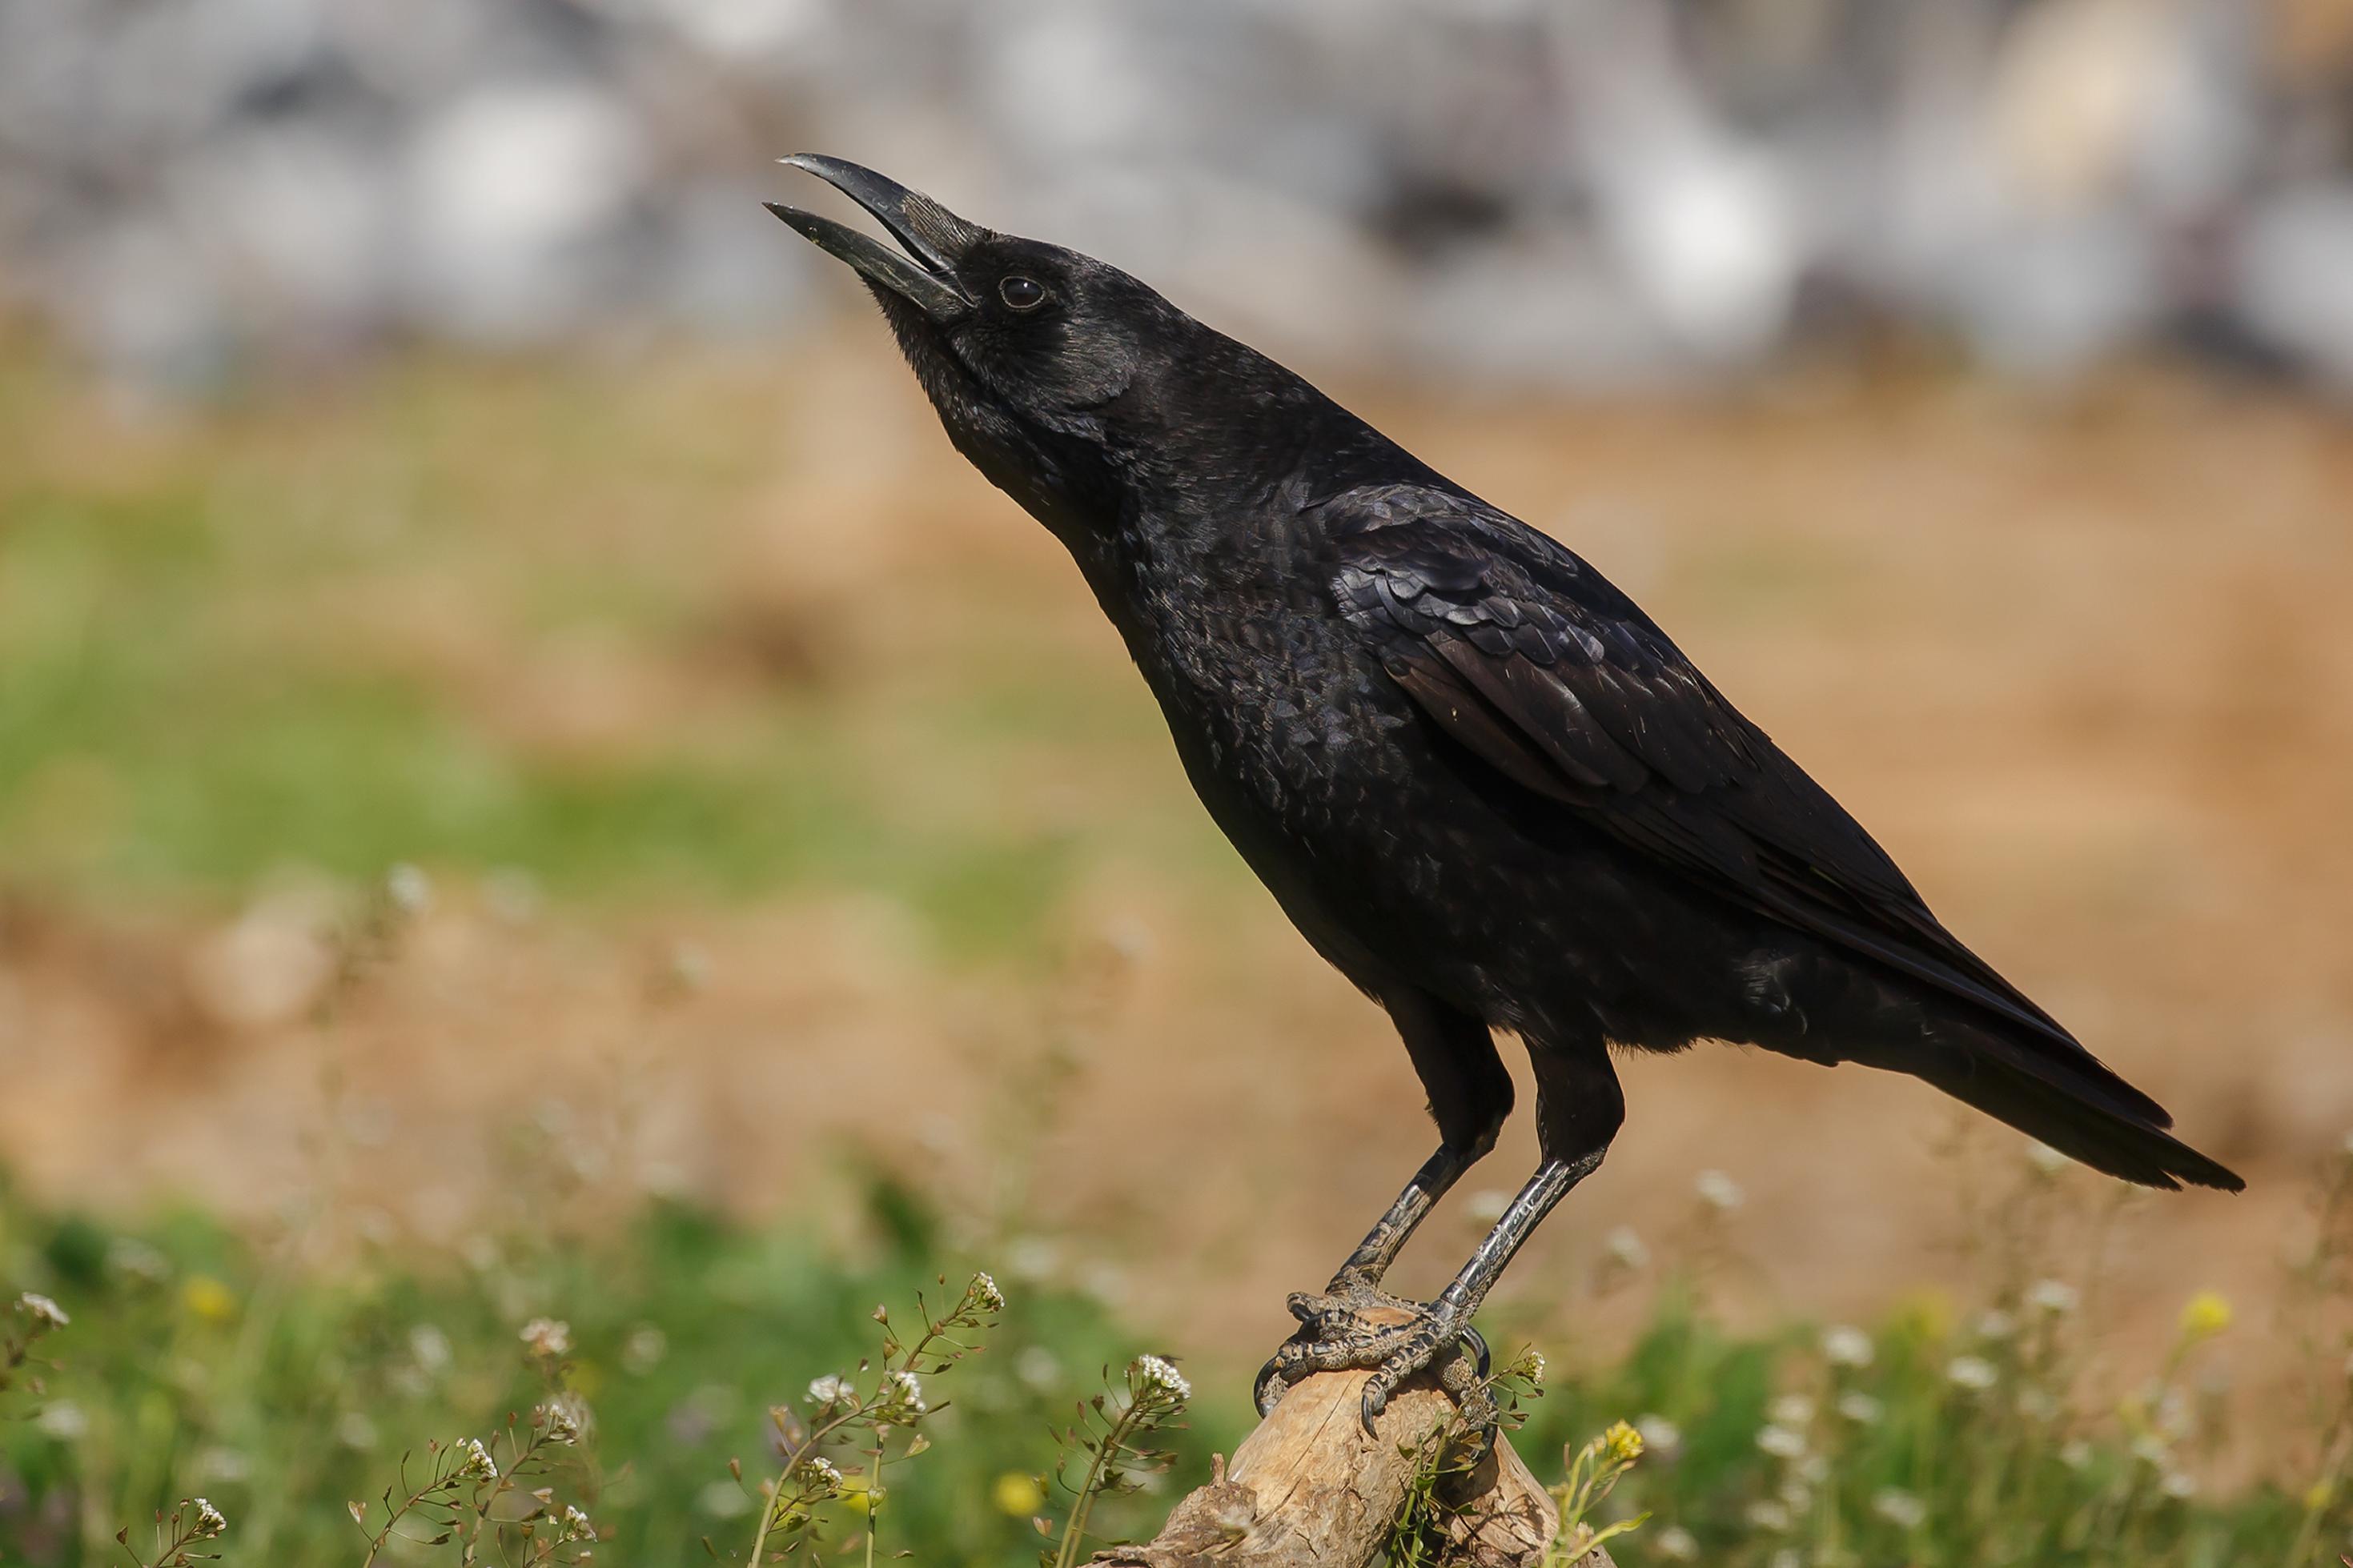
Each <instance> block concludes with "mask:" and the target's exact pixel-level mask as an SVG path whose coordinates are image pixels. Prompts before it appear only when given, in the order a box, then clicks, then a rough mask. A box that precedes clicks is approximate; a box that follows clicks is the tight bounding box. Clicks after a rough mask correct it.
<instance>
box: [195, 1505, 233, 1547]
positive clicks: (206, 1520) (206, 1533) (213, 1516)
mask: <svg viewBox="0 0 2353 1568" xmlns="http://www.w3.org/2000/svg"><path fill="white" fill-rule="evenodd" d="M189 1501H190V1502H193V1503H195V1505H196V1535H197V1538H198V1539H200V1540H204V1541H210V1540H211V1539H213V1538H214V1537H215V1536H216V1535H218V1534H219V1533H220V1532H221V1531H224V1530H227V1528H228V1519H227V1516H226V1515H224V1514H223V1513H222V1512H221V1510H218V1509H216V1508H215V1507H214V1506H213V1505H212V1503H211V1502H210V1501H209V1500H206V1499H205V1498H190V1499H189Z"/></svg>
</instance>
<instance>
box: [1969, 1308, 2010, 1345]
mask: <svg viewBox="0 0 2353 1568" xmlns="http://www.w3.org/2000/svg"><path fill="white" fill-rule="evenodd" d="M2016 1332H2018V1320H2017V1319H2016V1318H2013V1317H2011V1316H2010V1314H2009V1313H2008V1312H2005V1311H2003V1310H2001V1309H2000V1308H1999V1307H1988V1308H1987V1309H1986V1310H1984V1311H1982V1312H1979V1313H1978V1338H1979V1339H1981V1340H2006V1339H2008V1338H2010V1335H2012V1334H2014V1333H2016Z"/></svg>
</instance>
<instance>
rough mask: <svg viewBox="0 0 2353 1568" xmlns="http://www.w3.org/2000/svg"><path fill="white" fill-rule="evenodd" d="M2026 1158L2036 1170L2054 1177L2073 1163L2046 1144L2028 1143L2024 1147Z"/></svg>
mask: <svg viewBox="0 0 2353 1568" xmlns="http://www.w3.org/2000/svg"><path fill="white" fill-rule="evenodd" d="M2026 1158H2027V1160H2028V1162H2029V1163H2031V1164H2032V1165H2033V1167H2034V1168H2035V1169H2036V1170H2038V1171H2040V1172H2042V1173H2043V1174H2044V1175H2046V1176H2055V1175H2057V1174H2058V1173H2060V1172H2062V1171H2063V1170H2065V1169H2066V1168H2067V1167H2068V1166H2069V1165H2071V1164H2073V1163H2074V1162H2073V1161H2071V1160H2069V1159H2068V1158H2067V1156H2066V1155H2064V1154H2062V1153H2061V1152H2059V1151H2058V1150H2056V1149H2053V1148H2052V1147H2051V1145H2050V1144H2048V1143H2029V1144H2028V1145H2027V1146H2026Z"/></svg>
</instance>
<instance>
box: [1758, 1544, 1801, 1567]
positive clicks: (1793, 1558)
mask: <svg viewBox="0 0 2353 1568" xmlns="http://www.w3.org/2000/svg"><path fill="white" fill-rule="evenodd" d="M1765 1568H1806V1560H1805V1559H1804V1558H1802V1557H1800V1556H1799V1555H1798V1549H1797V1548H1796V1547H1794V1546H1784V1547H1783V1548H1781V1550H1780V1551H1778V1552H1775V1553H1773V1555H1772V1556H1770V1557H1767V1559H1765Z"/></svg>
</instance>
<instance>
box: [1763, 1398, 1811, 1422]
mask: <svg viewBox="0 0 2353 1568" xmlns="http://www.w3.org/2000/svg"><path fill="white" fill-rule="evenodd" d="M1766 1414H1767V1415H1768V1416H1770V1417H1771V1418H1772V1420H1773V1422H1774V1424H1775V1425H1776V1426H1807V1425H1809V1424H1810V1423H1811V1422H1812V1420H1813V1418H1814V1402H1813V1401H1812V1400H1811V1399H1809V1398H1808V1397H1806V1395H1804V1394H1783V1395H1781V1397H1780V1398H1778V1399H1776V1400H1775V1401H1773V1403H1772V1404H1771V1405H1767V1406H1766Z"/></svg>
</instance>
